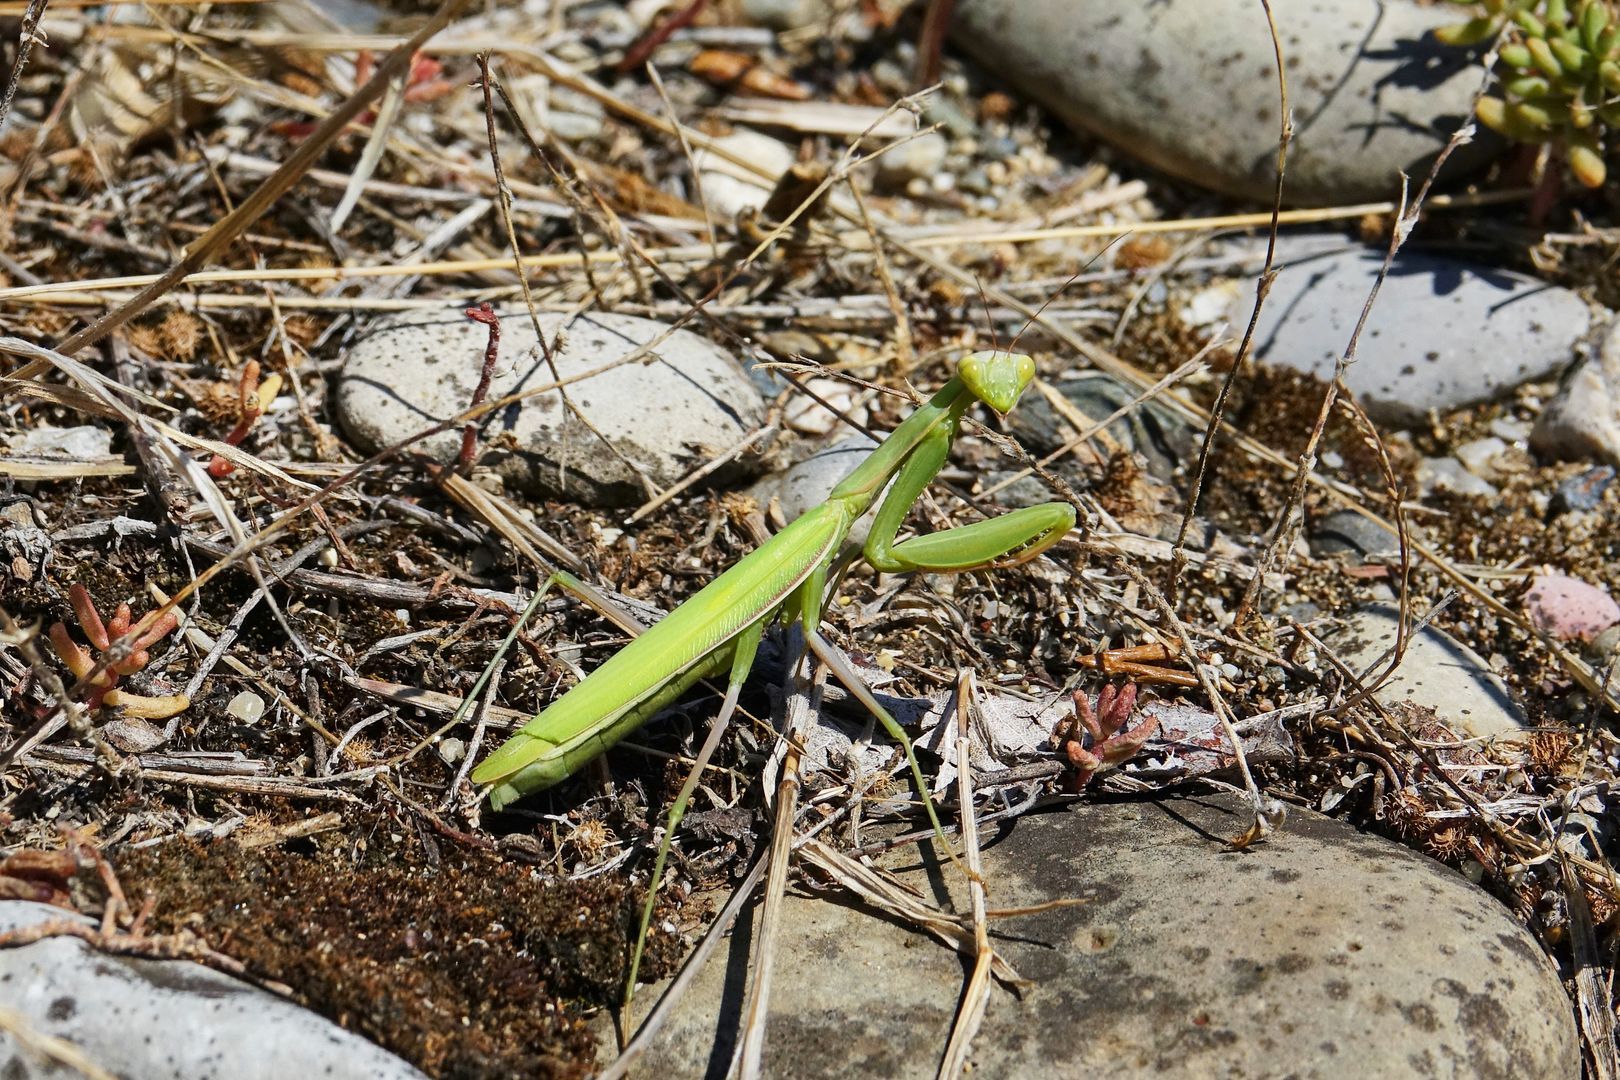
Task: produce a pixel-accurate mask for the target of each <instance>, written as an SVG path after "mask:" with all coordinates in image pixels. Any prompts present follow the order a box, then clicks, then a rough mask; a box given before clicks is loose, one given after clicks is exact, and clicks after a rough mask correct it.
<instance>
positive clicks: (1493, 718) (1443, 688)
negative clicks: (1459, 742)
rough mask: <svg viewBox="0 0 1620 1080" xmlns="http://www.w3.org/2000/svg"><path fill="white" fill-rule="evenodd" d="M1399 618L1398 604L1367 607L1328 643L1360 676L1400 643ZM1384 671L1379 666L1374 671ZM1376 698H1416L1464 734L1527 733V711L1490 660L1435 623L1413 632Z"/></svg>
mask: <svg viewBox="0 0 1620 1080" xmlns="http://www.w3.org/2000/svg"><path fill="white" fill-rule="evenodd" d="M1395 620H1396V609H1395V608H1394V606H1392V605H1389V604H1374V605H1371V606H1369V607H1365V608H1362V609H1361V610H1360V611H1358V612H1356V613H1355V614H1354V615H1353V616H1352V617H1351V618H1350V621H1349V624H1348V625H1347V626H1346V627H1345V628H1344V629H1343V630H1341V631H1339V632H1338V633H1336V634H1334V635H1332V636H1331V637H1330V638H1328V639H1327V640H1326V644H1327V645H1329V646H1330V647H1331V648H1332V649H1333V650H1334V652H1335V653H1336V654H1337V655H1338V657H1339V659H1341V660H1343V661H1344V662H1345V663H1346V664H1348V665H1350V667H1351V668H1352V669H1353V670H1354V671H1355V672H1356V674H1358V675H1360V674H1362V673H1364V672H1367V670H1368V668H1369V667H1371V666H1372V665H1373V663H1374V662H1376V661H1377V660H1378V658H1379V657H1380V656H1382V655H1383V654H1384V653H1385V652H1386V651H1388V650H1389V649H1391V648H1393V647H1394V645H1395ZM1383 669H1384V665H1383V664H1379V665H1378V667H1377V668H1375V669H1373V671H1372V672H1371V674H1373V675H1376V674H1378V673H1379V672H1381V671H1383ZM1376 696H1377V698H1378V700H1379V701H1382V702H1384V703H1385V704H1386V705H1389V704H1394V703H1395V702H1398V701H1410V702H1413V703H1414V704H1417V705H1422V706H1425V707H1427V708H1430V709H1433V710H1434V711H1435V714H1436V715H1438V716H1439V718H1440V720H1441V721H1442V722H1443V723H1444V724H1445V725H1446V726H1447V727H1449V728H1451V729H1452V730H1453V731H1455V732H1457V733H1458V734H1459V735H1463V736H1476V737H1489V736H1496V737H1498V738H1501V739H1514V738H1522V737H1523V736H1524V735H1525V734H1526V720H1525V716H1524V712H1523V711H1522V710H1521V709H1520V708H1519V707H1518V705H1516V704H1514V701H1513V699H1512V697H1510V696H1509V695H1508V689H1507V684H1506V683H1504V682H1503V681H1502V680H1501V679H1500V678H1498V677H1497V675H1496V673H1495V672H1493V671H1491V667H1490V665H1489V664H1488V663H1486V662H1485V658H1484V657H1482V656H1480V655H1479V654H1478V653H1477V652H1475V651H1474V650H1473V649H1470V648H1469V647H1468V646H1467V645H1464V644H1463V643H1462V642H1460V641H1458V640H1457V639H1456V638H1454V637H1452V636H1451V635H1450V634H1448V633H1446V632H1445V631H1444V630H1441V629H1438V628H1436V627H1434V626H1426V627H1424V628H1423V629H1422V630H1420V631H1418V632H1417V633H1416V634H1414V635H1413V636H1412V639H1411V641H1410V642H1408V644H1407V647H1406V655H1405V656H1403V657H1402V659H1401V666H1400V668H1399V670H1397V671H1396V672H1395V675H1394V677H1393V678H1391V679H1390V680H1389V681H1388V682H1387V683H1385V684H1384V685H1383V687H1382V688H1380V689H1379V691H1378V693H1377V695H1376Z"/></svg>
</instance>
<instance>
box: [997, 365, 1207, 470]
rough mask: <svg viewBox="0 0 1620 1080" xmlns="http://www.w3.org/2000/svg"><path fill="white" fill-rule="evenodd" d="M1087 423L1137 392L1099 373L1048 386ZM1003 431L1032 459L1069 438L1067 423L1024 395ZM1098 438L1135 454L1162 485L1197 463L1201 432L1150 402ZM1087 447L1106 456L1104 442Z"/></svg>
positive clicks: (1119, 406)
mask: <svg viewBox="0 0 1620 1080" xmlns="http://www.w3.org/2000/svg"><path fill="white" fill-rule="evenodd" d="M1054 388H1055V389H1056V390H1057V391H1058V392H1059V393H1061V394H1062V395H1063V396H1064V397H1065V398H1067V399H1068V400H1069V401H1070V403H1072V404H1073V405H1074V407H1075V408H1076V409H1077V410H1079V412H1080V414H1081V415H1082V416H1084V417H1086V420H1087V422H1088V424H1096V423H1099V422H1101V421H1102V420H1105V419H1107V418H1108V417H1110V416H1112V415H1113V414H1114V413H1115V412H1117V411H1118V410H1120V409H1122V408H1124V407H1126V406H1127V405H1129V404H1130V403H1131V402H1132V401H1135V400H1136V397H1137V395H1138V391H1137V390H1136V389H1135V388H1134V387H1131V386H1127V385H1126V384H1124V383H1122V382H1120V381H1119V380H1118V379H1115V378H1114V377H1113V376H1112V375H1105V374H1103V373H1101V372H1094V371H1087V372H1081V373H1080V374H1079V375H1077V376H1076V377H1075V378H1072V379H1065V380H1064V381H1062V382H1060V383H1056V384H1054ZM1007 426H1008V428H1009V429H1010V430H1011V431H1012V433H1013V434H1014V435H1016V436H1017V437H1018V439H1019V440H1020V441H1021V442H1022V443H1023V444H1024V446H1025V447H1026V448H1027V449H1028V450H1030V451H1031V452H1032V453H1035V454H1050V453H1051V452H1052V451H1054V450H1056V449H1057V448H1058V447H1060V446H1062V445H1063V444H1064V443H1065V442H1067V441H1068V440H1069V439H1071V438H1073V437H1074V436H1075V434H1077V433H1076V431H1075V430H1074V428H1073V426H1071V425H1070V424H1069V422H1068V421H1067V420H1065V419H1063V418H1061V417H1059V416H1058V414H1057V410H1055V409H1053V408H1052V404H1051V402H1049V401H1047V400H1046V398H1045V397H1043V396H1042V395H1040V394H1036V393H1028V394H1025V395H1024V396H1023V398H1021V399H1020V400H1019V402H1018V408H1017V409H1015V410H1013V412H1012V413H1010V414H1009V415H1008V418H1007ZM1104 433H1105V434H1106V435H1107V436H1108V437H1109V438H1110V439H1112V440H1113V441H1114V443H1115V444H1116V445H1117V446H1119V447H1120V448H1122V449H1124V450H1126V451H1127V452H1133V453H1138V454H1141V455H1142V457H1143V458H1145V459H1146V461H1147V467H1148V471H1149V472H1151V473H1152V474H1153V475H1154V476H1157V477H1159V478H1160V479H1164V480H1168V479H1170V478H1172V477H1173V476H1175V474H1176V470H1177V469H1178V468H1180V467H1181V466H1183V465H1190V464H1191V463H1192V462H1194V461H1196V460H1197V458H1198V445H1199V442H1200V440H1201V438H1202V434H1201V432H1199V431H1197V430H1196V429H1194V428H1193V427H1192V426H1191V425H1189V424H1188V423H1187V422H1186V421H1184V420H1182V419H1181V417H1180V416H1178V415H1176V414H1175V413H1174V412H1172V411H1170V410H1169V409H1168V408H1166V407H1165V406H1163V405H1161V404H1159V403H1158V402H1156V401H1149V402H1146V403H1145V404H1142V405H1138V406H1137V407H1136V408H1134V409H1132V410H1131V411H1130V412H1129V413H1126V414H1125V415H1124V416H1122V417H1120V418H1119V419H1118V420H1115V421H1114V422H1113V423H1111V424H1109V425H1108V427H1107V428H1106V429H1104ZM1091 445H1092V447H1093V448H1095V449H1097V450H1099V451H1103V452H1106V443H1105V442H1103V441H1101V440H1098V439H1095V438H1094V439H1093V440H1092V443H1091Z"/></svg>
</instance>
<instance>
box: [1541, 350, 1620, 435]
mask: <svg viewBox="0 0 1620 1080" xmlns="http://www.w3.org/2000/svg"><path fill="white" fill-rule="evenodd" d="M1530 446H1531V448H1532V449H1534V450H1535V451H1536V452H1537V453H1539V454H1545V455H1547V456H1548V457H1554V458H1565V459H1570V460H1574V461H1587V460H1597V461H1606V462H1608V463H1609V464H1610V465H1620V318H1617V319H1615V320H1614V323H1613V325H1611V326H1610V327H1609V332H1608V334H1607V336H1606V337H1605V338H1604V339H1603V346H1602V348H1600V349H1599V350H1598V354H1597V356H1595V357H1589V358H1588V359H1586V360H1585V361H1583V362H1582V363H1581V365H1580V366H1579V367H1578V368H1576V369H1575V371H1574V372H1573V373H1571V375H1570V376H1569V378H1568V379H1566V380H1565V381H1564V384H1563V385H1562V386H1561V387H1559V390H1558V393H1557V394H1556V395H1555V396H1554V397H1553V399H1552V401H1551V402H1549V403H1548V405H1547V407H1546V408H1545V409H1543V410H1542V412H1541V416H1539V417H1538V418H1537V419H1536V426H1535V429H1534V430H1533V431H1531V433H1530Z"/></svg>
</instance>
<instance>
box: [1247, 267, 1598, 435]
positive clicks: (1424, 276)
mask: <svg viewBox="0 0 1620 1080" xmlns="http://www.w3.org/2000/svg"><path fill="white" fill-rule="evenodd" d="M1294 251H1299V252H1300V253H1301V255H1300V257H1297V258H1296V257H1293V255H1292V252H1294ZM1383 259H1384V253H1383V252H1382V251H1379V250H1376V249H1373V248H1365V247H1360V246H1356V247H1352V248H1349V249H1339V250H1337V251H1332V252H1327V253H1323V252H1322V251H1321V249H1320V246H1319V244H1317V243H1315V242H1314V241H1312V239H1311V238H1309V237H1300V238H1298V239H1297V240H1292V241H1290V242H1288V243H1285V244H1283V245H1281V246H1280V247H1279V258H1278V262H1279V264H1281V270H1280V272H1279V273H1278V275H1277V279H1276V283H1275V284H1274V285H1273V286H1272V289H1271V293H1270V295H1269V296H1268V297H1267V298H1266V304H1265V307H1264V309H1263V310H1262V312H1261V315H1260V323H1259V325H1258V326H1257V327H1256V328H1255V338H1254V345H1255V355H1256V356H1257V357H1258V358H1259V359H1260V360H1261V361H1263V362H1265V363H1268V364H1283V365H1287V366H1289V367H1292V368H1296V369H1298V370H1300V371H1304V372H1308V373H1310V374H1312V375H1315V376H1317V377H1318V378H1321V379H1331V378H1332V377H1333V369H1334V364H1335V363H1336V362H1337V361H1338V358H1339V356H1340V354H1341V353H1343V351H1344V349H1345V347H1346V346H1347V345H1348V344H1349V342H1350V335H1351V332H1352V331H1353V330H1354V329H1355V326H1356V321H1357V320H1358V319H1359V318H1360V317H1361V309H1362V307H1363V305H1364V304H1365V303H1366V302H1367V295H1368V292H1369V290H1370V289H1371V287H1372V284H1373V282H1374V280H1375V279H1376V277H1377V274H1378V269H1379V267H1380V265H1381V264H1382V263H1383ZM1252 306H1253V297H1252V296H1245V297H1239V298H1237V299H1235V300H1234V301H1233V303H1232V306H1231V307H1230V308H1229V309H1228V312H1227V319H1228V321H1229V322H1230V323H1231V324H1232V325H1233V326H1236V327H1242V326H1244V325H1246V324H1247V322H1248V319H1249V312H1250V308H1251V307H1252ZM1590 325H1591V313H1590V311H1589V309H1588V308H1587V306H1586V303H1585V301H1583V300H1581V298H1580V297H1578V296H1576V295H1575V294H1574V293H1572V292H1570V291H1568V290H1567V289H1560V288H1556V287H1554V286H1549V285H1547V284H1545V283H1544V282H1541V281H1538V280H1536V279H1535V278H1530V277H1526V276H1524V275H1522V274H1514V273H1510V272H1508V271H1505V270H1497V269H1494V268H1491V267H1483V266H1474V265H1471V264H1468V263H1463V262H1458V261H1456V260H1453V259H1443V258H1438V257H1435V256H1430V255H1419V254H1412V255H1406V254H1401V255H1397V257H1396V259H1395V263H1394V266H1393V267H1392V268H1391V270H1390V273H1389V277H1388V278H1387V279H1386V280H1385V281H1384V285H1383V288H1382V289H1380V290H1379V293H1378V299H1377V302H1376V303H1375V304H1374V305H1373V309H1372V314H1371V315H1370V316H1369V317H1368V320H1367V325H1366V327H1365V328H1364V329H1363V330H1362V332H1361V339H1360V343H1359V345H1358V348H1357V352H1356V362H1355V363H1354V364H1353V365H1351V367H1350V370H1349V373H1348V374H1347V375H1346V381H1347V382H1348V384H1349V386H1350V389H1351V390H1352V391H1353V392H1354V393H1355V395H1356V398H1357V399H1358V400H1359V401H1360V402H1361V404H1362V406H1363V407H1364V408H1366V410H1367V413H1368V415H1370V416H1371V417H1372V418H1373V419H1374V420H1378V421H1382V422H1387V423H1391V424H1401V425H1415V424H1421V423H1424V422H1425V419H1426V416H1427V413H1428V411H1429V410H1430V409H1434V410H1437V411H1439V412H1446V411H1448V410H1451V409H1457V408H1461V407H1463V406H1465V405H1474V404H1477V403H1479V402H1483V401H1490V400H1492V399H1493V398H1496V397H1499V396H1501V395H1503V394H1505V393H1507V392H1508V391H1510V390H1512V389H1513V388H1514V387H1516V386H1518V385H1519V384H1520V383H1524V382H1528V381H1530V380H1532V379H1539V378H1544V377H1546V376H1548V375H1550V374H1551V373H1553V372H1555V371H1557V370H1558V369H1559V368H1561V367H1562V366H1563V365H1565V364H1567V363H1569V361H1570V359H1571V357H1572V356H1573V351H1574V348H1575V346H1576V345H1577V343H1579V342H1580V341H1581V339H1582V338H1584V337H1585V336H1586V334H1587V331H1588V329H1589V327H1590Z"/></svg>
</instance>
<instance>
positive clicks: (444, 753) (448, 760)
mask: <svg viewBox="0 0 1620 1080" xmlns="http://www.w3.org/2000/svg"><path fill="white" fill-rule="evenodd" d="M438 751H439V757H441V758H443V759H444V763H445V764H446V765H454V764H455V763H456V762H458V761H460V760H461V759H462V758H464V757H466V756H467V744H466V743H464V742H462V741H461V740H460V739H445V740H443V741H442V742H440V743H439V746H438Z"/></svg>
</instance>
